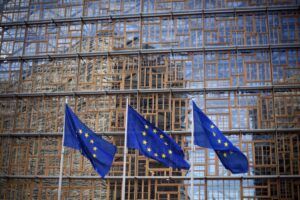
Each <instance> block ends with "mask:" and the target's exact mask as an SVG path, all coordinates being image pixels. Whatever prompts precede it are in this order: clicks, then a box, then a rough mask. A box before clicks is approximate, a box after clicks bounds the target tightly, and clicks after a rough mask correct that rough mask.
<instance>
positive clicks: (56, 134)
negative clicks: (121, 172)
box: [0, 128, 300, 137]
mask: <svg viewBox="0 0 300 200" xmlns="http://www.w3.org/2000/svg"><path fill="white" fill-rule="evenodd" d="M165 132H166V133H168V134H170V135H191V131H165ZM222 132H223V133H224V134H226V135H234V134H240V133H258V134H259V133H276V132H300V128H276V129H237V130H223V131H222ZM96 134H97V135H101V136H122V135H124V131H114V132H99V133H96ZM49 136H50V137H57V136H59V137H61V136H62V132H59V133H51V132H50V133H41V132H38V133H3V134H1V133H0V137H49Z"/></svg>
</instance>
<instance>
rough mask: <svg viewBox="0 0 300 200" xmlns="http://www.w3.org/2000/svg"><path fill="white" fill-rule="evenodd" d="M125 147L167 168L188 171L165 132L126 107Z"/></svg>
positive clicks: (172, 141) (173, 143) (176, 145)
mask: <svg viewBox="0 0 300 200" xmlns="http://www.w3.org/2000/svg"><path fill="white" fill-rule="evenodd" d="M127 136H128V140H127V147H128V148H133V149H138V150H139V151H140V152H141V153H142V154H143V155H144V156H146V157H149V158H152V159H154V160H156V161H158V162H160V163H162V164H163V165H165V166H167V167H172V168H178V169H189V168H190V165H189V164H188V163H187V162H186V161H185V160H184V153H183V151H182V149H181V148H180V146H179V145H178V144H177V143H176V142H175V141H174V140H173V139H172V138H171V137H170V136H169V135H168V134H166V133H165V132H163V131H162V130H160V129H159V128H157V127H155V126H154V125H153V124H151V123H150V122H149V121H147V120H146V119H144V118H143V117H142V116H141V115H140V114H139V113H138V112H136V111H135V110H134V109H133V108H132V107H131V106H129V105H128V116H127Z"/></svg>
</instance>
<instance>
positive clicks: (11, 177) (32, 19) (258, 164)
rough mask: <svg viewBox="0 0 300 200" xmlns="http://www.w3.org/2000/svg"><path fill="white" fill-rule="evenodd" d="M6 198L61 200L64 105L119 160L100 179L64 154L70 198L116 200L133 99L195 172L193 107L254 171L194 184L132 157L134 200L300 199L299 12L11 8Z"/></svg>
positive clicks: (203, 171)
mask: <svg viewBox="0 0 300 200" xmlns="http://www.w3.org/2000/svg"><path fill="white" fill-rule="evenodd" d="M2 3H3V4H2V5H1V24H0V199H57V190H58V177H59V170H60V168H59V166H60V152H61V140H62V132H63V117H64V102H65V99H66V98H68V102H69V105H70V107H71V108H72V109H73V110H74V111H75V113H76V114H77V115H78V116H79V117H80V118H81V119H82V121H83V122H84V123H86V124H87V125H88V126H89V127H90V128H91V129H92V130H94V131H95V132H97V133H98V134H100V135H102V136H103V137H104V138H105V139H107V140H108V141H110V142H112V143H114V144H115V145H117V147H118V152H117V154H116V157H115V161H114V163H113V166H112V168H111V171H110V173H109V174H108V175H107V176H106V178H105V179H101V178H100V177H99V176H98V175H97V174H96V172H95V171H94V170H93V168H92V166H91V165H90V163H89V162H88V160H87V159H85V158H84V157H83V156H81V154H80V152H78V151H75V150H73V149H69V148H66V149H65V154H64V164H63V166H64V167H63V175H64V176H63V183H62V199H108V200H110V199H113V200H117V199H121V184H122V169H123V168H122V167H123V160H124V158H123V150H124V145H123V143H124V120H125V119H124V116H125V112H126V98H127V97H128V99H129V102H130V104H131V105H132V106H133V107H134V108H135V109H136V110H137V111H138V112H139V113H141V114H142V115H143V116H144V117H145V118H146V119H148V120H149V121H151V122H152V123H154V124H155V125H156V126H158V127H159V128H161V129H163V130H166V131H167V132H168V133H169V134H170V135H171V137H172V138H174V139H175V140H176V142H177V143H178V144H179V145H180V146H181V147H182V148H183V150H184V152H185V156H186V159H187V160H190V159H191V137H190V136H191V132H190V130H191V108H192V104H191V102H192V100H194V101H195V102H196V103H197V104H198V106H199V107H200V108H201V109H203V111H204V112H205V113H206V114H207V115H208V116H209V117H210V118H211V119H212V120H213V121H214V122H215V123H216V124H217V126H218V127H219V128H220V129H221V130H223V131H224V133H225V134H226V136H227V137H228V138H229V139H230V140H231V141H232V142H233V143H234V144H235V145H236V146H238V147H239V148H240V149H241V150H242V152H243V153H244V154H245V155H246V156H247V157H248V159H249V172H248V173H245V174H238V175H233V174H231V173H230V172H229V171H228V170H226V169H225V168H224V167H223V166H222V164H221V163H220V161H219V160H218V158H217V156H216V154H215V153H214V151H212V150H208V149H204V148H200V147H197V148H196V151H195V157H194V160H195V168H194V176H195V181H194V191H195V194H194V196H191V186H190V179H191V174H190V171H185V170H175V169H171V168H166V167H164V166H162V165H160V164H159V163H157V162H155V161H153V160H151V159H148V158H146V157H144V156H142V155H141V154H139V152H138V151H136V150H129V152H128V157H127V172H126V188H125V189H126V199H130V200H131V199H134V200H142V199H157V200H175V199H176V200H177V199H184V200H189V199H195V200H200V199H222V200H225V199H286V200H293V199H300V46H299V44H300V13H299V5H300V2H299V0H4V1H2Z"/></svg>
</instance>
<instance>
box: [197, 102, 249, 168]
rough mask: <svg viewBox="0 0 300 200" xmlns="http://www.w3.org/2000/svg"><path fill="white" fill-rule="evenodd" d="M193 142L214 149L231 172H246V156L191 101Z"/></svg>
mask: <svg viewBox="0 0 300 200" xmlns="http://www.w3.org/2000/svg"><path fill="white" fill-rule="evenodd" d="M193 122H194V139H195V144H196V145H198V146H200V147H204V148H210V149H213V150H215V152H216V153H217V155H218V157H219V159H220V160H221V162H222V164H223V165H224V166H225V168H226V169H228V170H230V171H231V172H232V173H234V174H237V173H246V172H248V159H247V157H246V156H245V155H244V154H243V153H242V152H241V151H240V150H239V149H238V148H237V147H235V146H234V145H233V144H232V143H231V142H230V141H229V140H228V139H227V138H226V137H225V136H224V135H223V133H222V132H221V131H220V130H219V128H218V127H217V126H216V125H215V124H214V123H213V122H212V121H211V120H210V119H209V118H208V117H207V116H206V115H205V114H204V113H203V112H202V111H201V110H200V109H199V108H198V107H197V105H196V104H195V102H193Z"/></svg>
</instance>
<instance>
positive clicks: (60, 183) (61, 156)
mask: <svg viewBox="0 0 300 200" xmlns="http://www.w3.org/2000/svg"><path fill="white" fill-rule="evenodd" d="M65 104H68V97H67V98H66V102H65ZM65 125H66V110H65V117H64V131H63V136H62V141H61V153H60V171H59V181H58V198H57V199H58V200H61V185H62V176H63V164H64V153H65V146H64V141H65Z"/></svg>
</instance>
